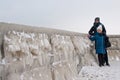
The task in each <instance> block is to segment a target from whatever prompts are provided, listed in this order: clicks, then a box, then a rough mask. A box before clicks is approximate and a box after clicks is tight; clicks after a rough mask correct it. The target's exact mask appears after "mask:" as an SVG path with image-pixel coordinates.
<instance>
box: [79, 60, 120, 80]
mask: <svg viewBox="0 0 120 80" xmlns="http://www.w3.org/2000/svg"><path fill="white" fill-rule="evenodd" d="M110 64H111V66H110V67H108V66H103V67H99V66H84V67H83V68H82V69H81V72H80V74H79V75H80V80H120V68H119V67H120V61H112V62H111V63H110Z"/></svg>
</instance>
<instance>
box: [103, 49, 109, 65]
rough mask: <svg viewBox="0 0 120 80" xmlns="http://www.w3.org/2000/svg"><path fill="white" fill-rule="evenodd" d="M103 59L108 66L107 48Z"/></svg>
mask: <svg viewBox="0 0 120 80" xmlns="http://www.w3.org/2000/svg"><path fill="white" fill-rule="evenodd" d="M104 60H105V62H106V65H108V66H110V64H109V62H108V54H107V50H106V54H104Z"/></svg>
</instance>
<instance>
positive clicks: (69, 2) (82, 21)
mask: <svg viewBox="0 0 120 80" xmlns="http://www.w3.org/2000/svg"><path fill="white" fill-rule="evenodd" d="M97 16H99V17H100V18H101V22H102V23H103V24H104V25H105V27H106V30H107V33H108V34H120V28H119V27H120V0H0V22H10V23H17V24H26V25H33V26H39V27H49V28H57V29H63V30H69V31H75V32H80V33H88V30H89V29H90V28H91V26H92V25H93V22H94V18H95V17H97Z"/></svg>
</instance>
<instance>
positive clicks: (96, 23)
mask: <svg viewBox="0 0 120 80" xmlns="http://www.w3.org/2000/svg"><path fill="white" fill-rule="evenodd" d="M100 25H101V26H102V32H101V34H102V35H104V36H106V29H105V27H104V25H103V24H102V23H101V22H100V18H99V17H96V18H95V21H94V23H93V26H92V27H91V29H90V30H89V32H88V34H89V35H91V36H93V35H96V34H97V28H98V26H100ZM95 43H96V41H95ZM95 48H96V45H95ZM104 63H106V65H107V66H110V64H109V62H108V54H107V49H106V54H104Z"/></svg>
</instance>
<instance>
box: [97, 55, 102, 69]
mask: <svg viewBox="0 0 120 80" xmlns="http://www.w3.org/2000/svg"><path fill="white" fill-rule="evenodd" d="M98 61H99V66H100V67H101V66H102V57H101V54H98Z"/></svg>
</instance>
